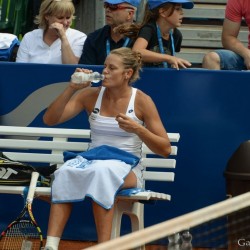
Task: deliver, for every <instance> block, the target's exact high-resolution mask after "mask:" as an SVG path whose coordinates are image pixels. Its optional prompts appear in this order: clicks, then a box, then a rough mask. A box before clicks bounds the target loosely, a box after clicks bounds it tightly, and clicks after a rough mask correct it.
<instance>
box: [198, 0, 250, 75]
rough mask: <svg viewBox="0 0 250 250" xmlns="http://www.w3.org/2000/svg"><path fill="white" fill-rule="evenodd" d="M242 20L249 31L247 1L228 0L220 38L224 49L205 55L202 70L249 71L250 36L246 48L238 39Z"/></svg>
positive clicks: (248, 3) (249, 20) (249, 12)
mask: <svg viewBox="0 0 250 250" xmlns="http://www.w3.org/2000/svg"><path fill="white" fill-rule="evenodd" d="M243 18H244V19H245V21H246V23H247V26H248V29H249V30H250V2H249V0H228V2H227V5H226V11H225V19H224V22H223V28H222V37H221V39H222V45H223V47H224V49H220V50H215V51H211V52H209V53H207V54H206V55H205V56H204V58H203V62H202V67H203V68H207V69H215V70H250V35H248V48H246V47H245V46H244V45H243V43H242V42H241V41H240V40H239V38H238V35H239V31H240V27H241V22H242V19H243Z"/></svg>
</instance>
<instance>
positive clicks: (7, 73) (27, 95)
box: [0, 63, 250, 240]
mask: <svg viewBox="0 0 250 250" xmlns="http://www.w3.org/2000/svg"><path fill="white" fill-rule="evenodd" d="M75 68H76V66H75V65H39V64H18V63H1V64H0V72H1V73H0V124H1V125H19V126H44V124H43V123H42V115H43V112H44V109H45V108H46V107H47V106H48V105H49V103H50V102H51V101H52V100H53V99H54V98H55V97H56V96H57V95H58V94H59V93H60V92H61V91H62V89H63V88H64V87H65V86H66V84H67V83H66V82H67V81H68V80H69V79H70V76H71V74H72V73H73V72H74V70H75ZM89 68H91V69H93V70H96V71H101V70H102V67H89ZM249 80H250V73H248V72H234V71H230V72H225V71H208V70H200V69H192V70H191V69H189V70H180V71H176V70H170V69H169V70H166V69H143V72H142V73H141V79H140V80H139V81H138V82H137V83H136V84H135V87H138V88H140V89H142V90H143V91H144V92H146V93H147V94H149V95H150V96H151V97H152V99H153V100H154V101H155V103H156V106H157V107H158V110H159V113H160V116H161V118H162V120H163V123H164V125H165V127H166V129H167V131H169V132H179V133H180V134H181V139H180V142H179V143H178V147H179V149H178V150H179V151H178V157H177V167H176V170H175V172H176V179H175V182H174V183H171V184H168V185H166V184H164V185H163V184H160V185H158V186H157V189H158V190H161V191H163V192H164V191H165V192H168V193H170V194H171V195H172V201H171V202H163V201H161V202H157V203H156V205H146V207H145V210H146V211H145V214H146V216H145V226H150V225H153V224H156V223H158V222H162V221H164V220H166V219H169V218H172V217H176V216H178V215H181V214H184V213H187V212H190V211H193V210H196V209H199V208H202V207H204V206H208V205H210V204H213V203H216V202H219V201H221V200H224V199H225V198H226V190H225V179H224V177H223V172H224V170H225V167H226V164H227V161H228V159H229V158H230V156H231V155H232V153H233V152H234V151H235V150H236V148H237V147H238V146H239V145H240V144H241V143H242V142H243V141H246V140H248V139H249V135H250V116H249V114H250V101H249V93H250V81H249ZM60 127H72V128H87V127H88V123H87V120H86V115H85V114H81V115H79V116H78V117H76V118H75V119H73V120H71V121H70V122H67V123H65V124H62V125H60ZM153 188H154V185H153V186H152V189H153ZM7 201H8V202H9V203H10V204H13V207H12V206H7ZM22 206H23V204H22V198H21V197H17V196H14V195H3V194H1V195H0V229H2V227H4V226H6V224H7V223H8V222H9V221H10V220H11V219H13V218H15V216H16V215H17V214H18V213H19V210H20V209H21V208H22ZM10 208H11V209H10ZM74 209H75V210H76V211H74V212H73V214H72V217H71V219H70V222H69V223H68V225H67V228H66V230H65V233H64V237H65V238H69V239H82V240H95V239H96V234H95V227H94V222H93V218H92V211H91V207H90V202H89V201H88V200H86V201H84V202H82V203H79V204H76V205H75V208H74ZM34 211H35V212H36V213H37V216H38V221H39V223H40V224H41V226H42V230H43V232H44V234H46V229H47V219H48V212H49V206H48V204H45V203H43V202H41V201H36V203H35V208H34ZM90 215H91V216H90ZM124 223H125V227H124V229H123V232H127V231H128V230H129V229H128V226H129V224H128V222H127V221H126V220H125V222H124ZM76 229H77V230H76Z"/></svg>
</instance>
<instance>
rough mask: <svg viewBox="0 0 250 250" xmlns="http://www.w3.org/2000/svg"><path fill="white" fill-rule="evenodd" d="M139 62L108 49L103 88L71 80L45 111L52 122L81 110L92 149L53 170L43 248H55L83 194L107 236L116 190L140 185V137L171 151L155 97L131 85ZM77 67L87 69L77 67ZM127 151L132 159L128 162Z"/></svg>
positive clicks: (100, 236) (103, 236) (99, 230)
mask: <svg viewBox="0 0 250 250" xmlns="http://www.w3.org/2000/svg"><path fill="white" fill-rule="evenodd" d="M141 63H142V61H141V54H140V53H139V52H135V51H132V50H131V49H129V48H119V49H115V50H112V51H111V52H110V54H109V56H108V57H107V59H106V60H105V63H104V69H103V75H104V77H105V78H104V80H103V81H102V86H101V87H90V86H91V83H90V82H83V83H81V84H76V83H74V82H72V80H71V82H70V83H69V85H68V87H66V89H65V90H64V92H63V93H62V94H61V95H59V97H58V98H57V99H56V100H55V101H54V102H53V103H52V104H51V105H50V106H49V107H48V109H47V111H46V112H45V115H44V122H45V123H46V124H47V125H49V126H53V125H57V124H59V123H62V122H65V121H67V120H69V119H71V118H73V117H75V116H76V115H78V114H79V113H81V112H82V111H83V110H85V111H86V112H87V114H88V115H89V119H88V120H89V123H90V129H91V142H90V148H89V150H88V151H86V152H83V153H81V154H80V155H81V156H82V157H83V158H79V155H77V156H76V158H73V159H72V162H71V160H69V161H66V162H65V164H64V165H63V166H61V167H60V168H59V169H58V170H56V171H55V173H54V177H55V178H54V181H53V184H52V204H51V210H50V219H49V228H48V233H47V235H48V236H47V242H46V247H45V250H57V249H58V245H59V241H60V237H61V235H62V232H63V229H64V226H65V224H66V222H67V220H68V218H69V216H70V213H71V210H72V202H75V201H81V200H83V199H84V198H85V196H88V197H90V198H91V199H92V204H93V213H94V219H95V223H96V230H97V236H98V243H100V242H104V241H108V240H110V237H111V227H112V219H113V212H114V206H113V205H114V199H115V194H116V193H117V191H118V190H120V189H124V188H133V187H138V188H141V187H142V183H143V179H142V166H141V164H140V158H141V148H142V142H144V143H145V144H146V145H147V146H148V147H149V148H150V149H151V150H152V151H154V152H155V153H157V154H159V155H161V156H163V157H167V156H168V155H169V154H170V151H171V145H170V142H169V138H168V135H167V133H166V130H165V128H164V126H163V124H162V121H161V119H160V116H159V114H158V111H157V109H156V107H155V104H154V102H153V101H152V99H151V98H150V97H149V96H148V95H146V94H145V93H143V92H142V91H140V90H138V89H136V88H133V87H132V86H131V85H132V83H133V82H135V81H136V80H137V79H138V78H139V71H140V69H141ZM76 71H77V72H78V71H79V72H81V71H83V72H86V73H90V72H91V71H90V70H86V69H80V68H79V69H76ZM104 145H105V146H104ZM101 149H102V150H101ZM103 149H105V150H106V151H103ZM88 152H91V155H92V156H93V155H94V152H96V153H97V154H96V157H94V158H93V157H92V159H94V160H93V161H92V160H87V159H88V158H87V156H86V154H88ZM100 152H102V153H100ZM83 154H85V155H83ZM111 154H112V156H111V157H110V155H111ZM98 156H99V157H101V159H100V158H98ZM108 156H109V157H108ZM125 156H126V158H127V159H131V161H130V162H129V163H128V162H127V161H126V160H124V158H125ZM104 157H106V159H104ZM121 157H122V158H121ZM132 162H134V163H132ZM64 177H65V178H66V179H67V180H65V179H64ZM70 177H71V178H70ZM79 185H80V186H81V187H80V188H79ZM76 195H77V197H76Z"/></svg>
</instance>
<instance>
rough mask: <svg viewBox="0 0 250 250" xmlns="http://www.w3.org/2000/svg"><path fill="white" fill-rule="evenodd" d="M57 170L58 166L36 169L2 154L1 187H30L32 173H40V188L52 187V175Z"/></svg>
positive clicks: (0, 159) (0, 161) (0, 155)
mask: <svg viewBox="0 0 250 250" xmlns="http://www.w3.org/2000/svg"><path fill="white" fill-rule="evenodd" d="M55 170H56V165H52V166H49V167H34V166H31V165H29V164H27V163H23V162H18V161H13V160H11V159H9V158H8V157H7V156H5V155H4V154H3V153H2V152H0V185H10V186H28V185H29V184H30V180H31V173H32V172H34V171H37V172H39V174H40V178H39V183H40V185H39V186H50V175H51V174H52V173H53V172H54V171H55Z"/></svg>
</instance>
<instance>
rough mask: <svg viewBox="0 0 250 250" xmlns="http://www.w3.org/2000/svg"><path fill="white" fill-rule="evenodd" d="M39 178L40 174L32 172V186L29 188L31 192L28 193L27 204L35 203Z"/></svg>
mask: <svg viewBox="0 0 250 250" xmlns="http://www.w3.org/2000/svg"><path fill="white" fill-rule="evenodd" d="M38 177H39V173H38V172H32V174H31V181H30V186H29V192H28V195H27V202H28V203H31V202H32V201H33V198H34V195H35V190H36V184H37V180H38Z"/></svg>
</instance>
